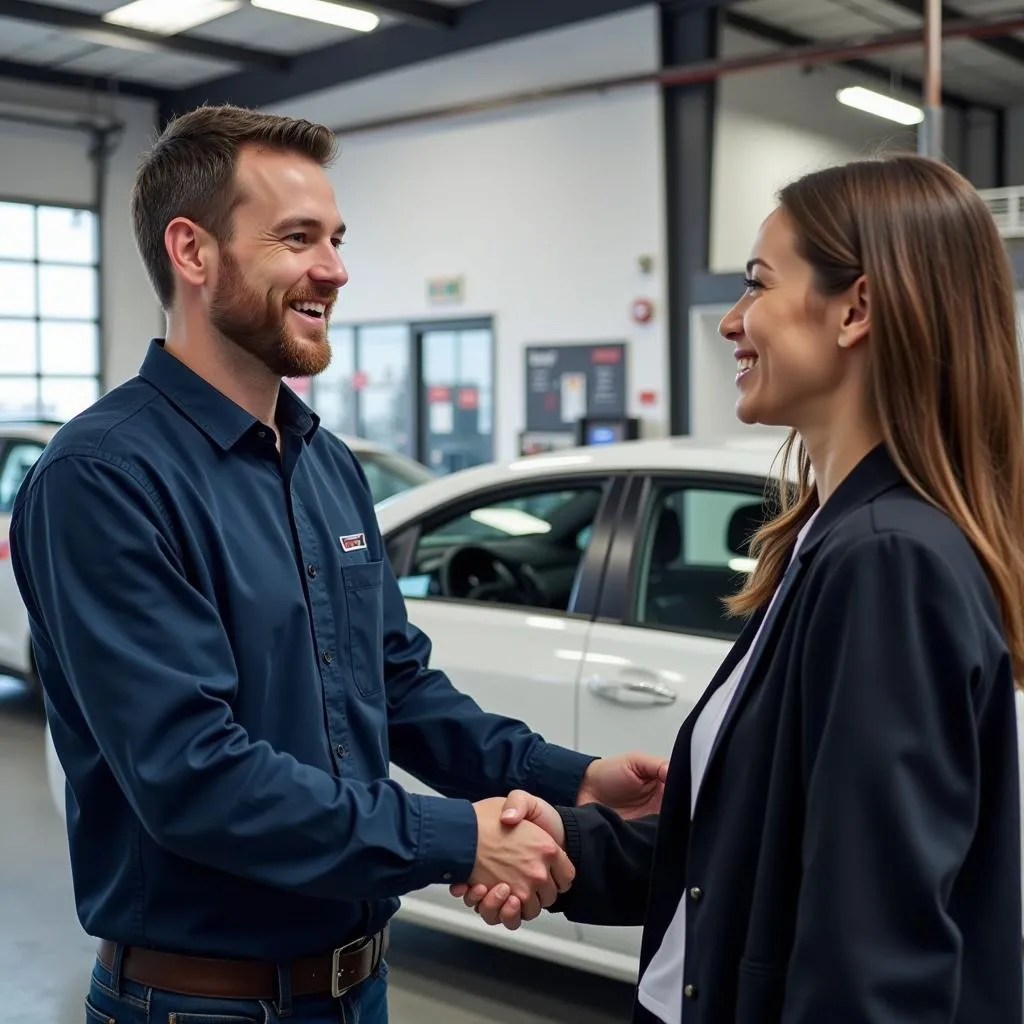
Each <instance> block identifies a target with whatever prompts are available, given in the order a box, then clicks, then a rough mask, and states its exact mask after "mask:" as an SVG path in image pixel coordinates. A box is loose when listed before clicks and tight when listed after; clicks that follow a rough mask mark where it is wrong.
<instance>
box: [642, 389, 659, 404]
mask: <svg viewBox="0 0 1024 1024" xmlns="http://www.w3.org/2000/svg"><path fill="white" fill-rule="evenodd" d="M640 404H641V405H657V404H658V392H657V391H641V392H640Z"/></svg>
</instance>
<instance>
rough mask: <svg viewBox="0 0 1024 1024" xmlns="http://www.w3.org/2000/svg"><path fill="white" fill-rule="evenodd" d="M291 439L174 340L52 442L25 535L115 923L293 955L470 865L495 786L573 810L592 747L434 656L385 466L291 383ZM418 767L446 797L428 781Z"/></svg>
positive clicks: (149, 943) (90, 916)
mask: <svg viewBox="0 0 1024 1024" xmlns="http://www.w3.org/2000/svg"><path fill="white" fill-rule="evenodd" d="M277 415H278V426H279V429H280V433H281V453H280V455H279V454H278V451H277V448H276V444H275V437H274V431H273V430H272V429H270V428H269V427H268V426H266V425H265V424H262V423H260V422H259V421H258V420H257V419H255V418H254V417H253V416H251V415H250V414H248V413H246V412H245V411H244V410H242V409H241V408H240V407H239V406H237V405H235V404H234V403H233V402H231V401H230V400H229V399H228V398H226V397H225V396H224V395H223V394H222V393H220V392H219V391H217V390H216V389H215V388H213V387H212V386H211V385H210V384H208V383H206V382H205V381H204V380H203V379H202V378H200V377H199V376H198V375H197V374H195V373H194V372H193V371H191V370H190V369H188V368H187V367H186V366H185V365H184V364H183V363H181V362H180V361H179V360H177V359H176V358H175V357H173V356H172V355H171V354H170V353H168V352H167V351H165V350H164V348H163V346H162V344H161V343H160V342H159V341H154V342H153V343H152V344H151V346H150V350H149V352H148V354H147V356H146V358H145V361H144V363H143V366H142V369H141V372H140V375H139V376H138V377H136V378H134V379H132V380H130V381H128V382H127V383H125V384H122V385H121V386H120V387H118V388H116V389H114V390H112V391H111V392H109V393H108V394H107V395H105V396H104V397H103V398H101V399H100V400H99V402H98V403H96V404H95V405H94V406H92V407H91V408H90V409H88V410H87V411H85V412H84V413H82V414H81V415H79V416H78V417H76V418H75V419H73V420H72V421H70V422H69V423H68V424H66V425H65V426H64V427H62V428H61V430H60V431H59V432H58V433H57V435H56V436H55V437H54V439H53V441H52V442H51V443H50V444H49V446H48V447H47V449H46V451H45V452H44V453H43V455H42V456H41V457H40V459H39V461H38V462H37V463H36V465H35V467H34V468H33V470H32V472H31V473H30V474H29V476H28V478H27V479H26V482H25V484H24V485H23V486H22V488H21V490H20V492H19V494H18V497H17V500H16V503H15V508H14V512H13V518H12V523H11V531H10V537H11V553H12V559H13V563H14V569H15V572H16V575H17V581H18V585H19V587H20V589H21V592H22V594H23V597H24V600H25V602H26V604H27V607H28V613H29V617H30V623H31V632H32V642H33V645H34V649H35V652H36V658H37V662H38V672H39V676H40V679H41V681H42V684H43V686H44V688H45V692H46V694H47V697H48V699H49V702H50V707H49V717H50V724H51V730H52V734H53V740H54V744H55V746H56V750H57V753H58V755H59V757H60V760H61V762H62V764H63V766H64V768H65V771H66V775H67V780H68V787H67V815H68V836H69V842H70V851H71V865H72V870H73V875H74V885H75V895H76V900H77V905H78V914H79V918H80V920H81V923H82V925H83V927H84V928H85V930H86V931H87V932H88V933H89V934H91V935H93V936H96V937H99V938H105V939H111V940H114V941H119V942H124V943H126V944H129V945H138V946H146V947H150V948H156V949H163V950H172V951H179V952H188V953H193V954H197V955H207V956H228V957H250V958H254V959H264V960H274V961H285V960H288V959H290V958H294V957H299V956H307V955H314V954H318V953H321V952H324V951H329V950H330V949H332V948H334V947H337V946H339V945H341V944H343V943H345V942H347V941H351V940H352V939H354V938H357V937H359V936H362V935H366V934H370V933H373V932H374V931H376V930H377V929H379V928H380V927H382V926H383V925H384V924H385V922H386V921H387V920H388V919H389V918H390V917H391V916H392V914H393V913H394V912H395V910H396V909H397V906H398V900H397V897H399V896H400V895H402V894H404V893H407V892H411V891H413V890H416V889H420V888H423V887H424V886H427V885H430V884H433V883H448V882H453V881H464V880H465V879H466V878H467V877H468V876H469V875H470V873H471V871H472V868H473V864H474V859H475V853H476V837H477V830H476V818H475V814H474V811H473V808H472V805H471V803H470V801H474V800H479V799H483V798H485V797H489V796H498V795H502V794H505V793H507V792H508V791H509V790H510V789H512V788H520V787H521V788H524V789H527V790H531V791H533V792H535V793H537V794H538V795H540V796H543V797H545V798H546V799H548V800H550V801H552V802H554V803H561V804H567V803H568V804H572V803H575V800H576V797H577V792H578V789H579V785H580V782H581V779H582V776H583V773H584V771H585V770H586V766H587V765H588V764H589V763H590V761H591V760H592V759H591V758H588V757H585V756H583V755H581V754H579V753H576V752H574V751H571V750H567V749H565V748H562V747H558V746H555V745H552V744H548V743H546V742H544V740H543V739H542V738H541V737H540V736H538V735H537V734H536V733H534V732H532V731H531V730H530V729H528V728H527V727H526V726H525V725H524V724H523V723H521V722H517V721H514V720H511V719H508V718H503V717H499V716H497V715H491V714H487V713H485V712H484V711H482V710H481V709H480V708H479V707H478V706H477V705H476V704H475V703H474V701H473V700H471V699H470V698H469V697H467V696H465V695H463V694H460V693H458V692H457V691H456V690H455V689H454V688H453V686H452V685H451V683H450V682H449V680H448V678H447V677H446V676H445V675H444V674H443V673H442V672H439V671H437V670H434V669H431V668H430V667H429V658H430V642H429V640H428V638H427V637H426V636H425V635H424V634H423V633H422V632H420V631H419V630H418V629H416V628H415V627H414V626H412V625H411V624H410V623H409V622H408V620H407V618H406V611H405V604H404V601H403V598H402V595H401V593H400V591H399V589H398V586H397V583H396V581H395V579H394V576H393V574H392V572H391V569H390V567H389V564H388V561H387V558H386V555H385V551H384V547H383V542H382V539H381V535H380V532H379V529H378V527H377V521H376V516H375V514H374V508H373V501H372V498H371V496H370V491H369V488H368V486H367V483H366V479H365V477H364V475H363V472H362V470H361V468H360V466H359V464H358V463H357V461H356V459H355V457H354V456H353V455H352V453H351V452H350V451H349V450H348V448H347V447H346V446H345V445H344V444H343V443H342V442H341V441H340V440H338V439H337V438H336V437H333V436H332V435H330V434H329V433H328V432H327V431H326V430H318V429H317V423H318V421H317V418H316V416H315V415H314V414H313V413H312V412H311V411H310V410H309V409H308V408H307V407H306V406H305V405H304V404H303V403H302V402H301V401H300V400H299V399H298V398H297V397H296V396H295V395H294V394H293V393H292V392H291V391H289V390H288V389H287V388H285V387H282V389H281V397H280V401H279V403H278V413H277ZM389 761H393V762H394V763H395V764H397V765H399V766H400V767H402V768H403V769H405V770H407V771H409V772H410V773H412V774H413V775H414V776H416V777H417V778H420V779H421V780H423V781H424V782H425V783H426V784H427V785H429V786H431V787H432V788H433V789H435V790H437V791H438V792H440V793H443V794H445V796H423V795H416V794H411V793H409V792H407V791H405V790H403V789H402V788H401V787H400V786H399V785H398V784H397V783H395V782H394V781H392V780H390V779H389V778H388V764H389Z"/></svg>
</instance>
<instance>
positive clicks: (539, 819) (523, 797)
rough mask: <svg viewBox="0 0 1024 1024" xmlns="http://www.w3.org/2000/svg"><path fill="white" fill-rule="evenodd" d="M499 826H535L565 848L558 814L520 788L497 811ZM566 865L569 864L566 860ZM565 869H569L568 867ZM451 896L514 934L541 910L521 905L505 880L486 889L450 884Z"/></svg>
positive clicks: (533, 903)
mask: <svg viewBox="0 0 1024 1024" xmlns="http://www.w3.org/2000/svg"><path fill="white" fill-rule="evenodd" d="M501 823H502V824H503V825H504V826H506V827H511V826H520V827H521V828H525V827H526V826H527V825H535V826H537V827H539V828H541V829H543V830H544V831H545V832H546V833H547V834H548V835H549V836H550V837H551V838H552V839H553V840H554V841H555V843H556V844H557V845H558V847H559V849H564V847H565V827H564V826H563V824H562V819H561V816H560V815H559V813H558V811H556V810H555V809H554V807H552V806H551V804H549V803H545V801H543V800H541V799H540V798H539V797H536V796H533V794H531V793H526V792H524V791H523V790H521V789H517V790H514V791H513V792H511V793H509V795H508V798H507V799H506V800H505V802H504V804H503V806H502V808H501ZM520 823H523V824H522V825H520ZM563 856H564V854H563ZM566 863H567V864H568V863H569V861H568V859H566ZM569 867H570V869H572V865H571V864H569ZM574 873H575V872H574ZM471 882H472V880H471ZM566 888H568V886H566ZM562 891H563V892H564V891H565V890H564V889H563V890H562ZM451 894H452V895H453V896H454V897H456V898H457V899H462V901H463V902H464V903H465V904H466V906H467V907H471V908H473V909H475V910H476V912H477V913H478V914H479V915H480V916H481V917H482V918H483V919H484V920H485V921H486V922H487V923H488V924H490V925H497V924H503V925H504V926H505V927H506V928H508V929H509V931H515V930H516V929H517V928H518V927H519V925H520V924H521V923H522V922H523V921H532V920H533V919H534V918H535V917H538V916H539V915H540V912H541V909H542V907H541V903H540V901H538V900H528V901H526V902H525V903H524V902H523V901H522V900H520V899H519V898H518V896H516V895H514V894H513V893H512V889H511V887H510V886H509V885H508V884H507V882H505V881H501V882H500V883H499V884H498V885H495V886H488V885H486V884H485V883H483V882H480V883H479V884H476V885H472V884H471V885H453V886H452V887H451ZM551 902H554V901H553V900H552V901H551ZM550 905H551V904H550V903H547V904H544V906H550Z"/></svg>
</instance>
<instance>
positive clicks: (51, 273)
mask: <svg viewBox="0 0 1024 1024" xmlns="http://www.w3.org/2000/svg"><path fill="white" fill-rule="evenodd" d="M96 285H97V277H96V271H95V269H94V268H92V267H48V266H42V267H40V268H39V315H40V316H45V317H52V318H53V319H55V320H95V319H96Z"/></svg>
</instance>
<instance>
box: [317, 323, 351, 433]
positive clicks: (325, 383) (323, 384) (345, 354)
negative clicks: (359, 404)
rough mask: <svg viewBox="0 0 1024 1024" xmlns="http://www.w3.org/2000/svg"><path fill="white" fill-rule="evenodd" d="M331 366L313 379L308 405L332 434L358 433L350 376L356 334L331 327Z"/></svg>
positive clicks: (349, 330)
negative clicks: (314, 410)
mask: <svg viewBox="0 0 1024 1024" xmlns="http://www.w3.org/2000/svg"><path fill="white" fill-rule="evenodd" d="M328 336H329V337H330V340H331V365H330V366H328V367H327V369H326V370H324V372H323V373H321V374H320V375H319V376H318V377H315V378H314V379H313V390H312V396H311V398H310V404H311V405H312V406H313V408H314V409H316V411H317V414H318V415H319V417H320V421H321V423H322V425H323V426H324V427H325V428H326V429H327V430H330V431H332V432H333V433H335V434H349V435H354V434H356V433H357V425H356V397H355V382H354V379H353V376H352V375H353V373H354V372H355V368H356V348H355V331H354V330H353V329H352V328H351V327H344V326H341V327H332V328H331V329H330V332H329V335H328Z"/></svg>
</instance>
